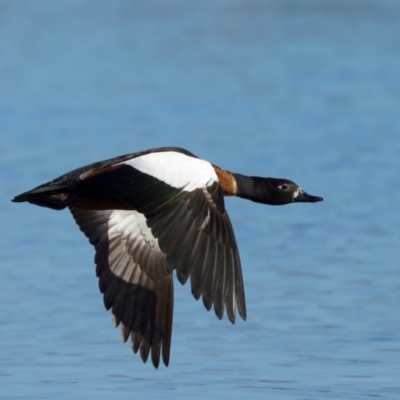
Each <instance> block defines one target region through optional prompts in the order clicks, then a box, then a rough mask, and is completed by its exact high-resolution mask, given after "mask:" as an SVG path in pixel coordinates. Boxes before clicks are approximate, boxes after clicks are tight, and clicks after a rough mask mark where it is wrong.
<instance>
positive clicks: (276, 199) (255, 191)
mask: <svg viewBox="0 0 400 400" xmlns="http://www.w3.org/2000/svg"><path fill="white" fill-rule="evenodd" d="M242 177H243V176H241V178H242ZM239 182H240V183H241V185H240V186H239V185H238V196H240V197H244V198H247V199H250V200H253V201H255V202H257V203H263V204H270V205H274V206H279V205H283V204H290V203H316V202H317V201H322V200H323V198H322V197H317V196H311V195H310V194H308V193H306V192H305V191H304V190H303V189H301V188H300V187H299V186H298V185H296V184H295V183H294V182H292V181H289V180H288V179H276V178H260V177H257V176H252V177H247V179H246V181H244V180H242V179H239ZM239 182H238V183H239Z"/></svg>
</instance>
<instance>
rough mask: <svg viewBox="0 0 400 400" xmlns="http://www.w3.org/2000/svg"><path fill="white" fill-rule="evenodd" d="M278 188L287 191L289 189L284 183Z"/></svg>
mask: <svg viewBox="0 0 400 400" xmlns="http://www.w3.org/2000/svg"><path fill="white" fill-rule="evenodd" d="M280 188H281V189H283V190H288V189H289V185H287V184H286V183H284V184H283V185H281V186H280Z"/></svg>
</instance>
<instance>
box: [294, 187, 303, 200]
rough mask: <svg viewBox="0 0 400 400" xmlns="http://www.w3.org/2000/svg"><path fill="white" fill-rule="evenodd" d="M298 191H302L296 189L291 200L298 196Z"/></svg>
mask: <svg viewBox="0 0 400 400" xmlns="http://www.w3.org/2000/svg"><path fill="white" fill-rule="evenodd" d="M300 190H302V189H301V188H298V189H297V190H296V191H295V192H294V193H293V198H294V199H295V198H296V197H297V196H298V195H299V193H300Z"/></svg>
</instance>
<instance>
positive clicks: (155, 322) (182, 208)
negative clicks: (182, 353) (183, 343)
mask: <svg viewBox="0 0 400 400" xmlns="http://www.w3.org/2000/svg"><path fill="white" fill-rule="evenodd" d="M224 195H225V196H239V197H243V198H247V199H250V200H253V201H256V202H260V203H265V204H271V205H281V204H289V203H292V202H316V201H321V200H322V198H320V197H315V196H310V195H308V194H306V193H305V192H304V191H302V190H301V189H300V188H299V187H298V186H297V185H296V184H294V183H293V182H291V181H288V180H285V179H274V178H259V177H246V176H244V175H240V174H235V173H231V172H229V171H225V170H223V169H221V168H219V167H217V166H215V165H212V164H211V163H209V162H208V161H205V160H202V159H199V158H197V157H196V156H194V155H193V154H192V153H190V152H188V151H186V150H184V149H180V148H174V147H165V148H159V149H152V150H148V151H143V152H139V153H133V154H128V155H125V156H121V157H117V158H113V159H110V160H106V161H102V162H98V163H94V164H90V165H88V166H86V167H82V168H79V169H76V170H74V171H71V172H70V173H68V174H65V175H63V176H61V177H59V178H57V179H55V180H53V181H51V182H48V183H46V184H44V185H41V186H39V187H37V188H35V189H33V190H31V191H29V192H26V193H23V194H21V195H19V196H16V197H15V199H14V200H13V201H15V202H24V201H28V202H30V203H32V204H36V205H39V206H43V207H49V208H53V209H56V210H61V209H64V208H66V207H68V208H69V209H70V211H71V213H72V215H73V217H74V218H75V221H76V222H77V224H78V225H79V227H80V229H81V230H82V231H83V233H84V234H85V235H86V236H87V237H88V239H89V241H90V243H91V244H92V245H93V246H94V247H95V249H96V257H95V262H96V266H97V267H96V273H97V276H98V277H99V286H100V291H101V292H102V293H103V294H104V304H105V307H106V308H107V309H111V310H112V316H113V321H114V323H115V325H119V324H120V325H121V327H122V336H123V339H124V340H125V341H126V340H127V339H128V338H129V336H130V337H131V341H132V347H133V350H134V352H135V353H136V352H137V351H138V350H140V354H141V357H142V359H143V361H146V360H147V358H148V356H149V353H151V358H152V362H153V364H154V366H155V367H156V368H157V367H158V365H159V361H160V355H161V356H162V359H163V361H164V364H165V365H168V363H169V353H170V343H171V332H172V313H173V270H176V274H177V277H178V280H179V281H180V282H181V283H182V284H184V283H185V282H186V281H187V279H188V278H189V277H190V281H191V287H192V293H193V296H194V297H195V298H196V299H199V298H200V297H202V299H203V303H204V305H205V307H206V308H207V309H208V310H210V309H211V307H212V306H214V311H215V313H216V315H217V316H218V318H220V319H221V318H222V316H223V313H224V310H226V313H227V316H228V318H229V320H230V321H231V322H232V323H234V322H235V314H236V309H237V310H238V312H239V314H240V316H241V317H242V318H243V319H246V305H245V297H244V287H243V279H242V271H241V265H240V258H239V252H238V248H237V244H236V240H235V236H234V232H233V229H232V225H231V222H230V220H229V216H228V214H227V212H226V210H225V205H224Z"/></svg>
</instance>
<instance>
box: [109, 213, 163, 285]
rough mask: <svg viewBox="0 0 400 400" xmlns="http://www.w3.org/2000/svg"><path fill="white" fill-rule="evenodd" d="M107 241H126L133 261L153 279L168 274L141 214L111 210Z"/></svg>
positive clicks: (153, 238)
mask: <svg viewBox="0 0 400 400" xmlns="http://www.w3.org/2000/svg"><path fill="white" fill-rule="evenodd" d="M108 238H109V241H110V242H111V241H113V240H115V239H116V240H118V241H120V240H121V241H126V245H125V246H126V248H127V251H128V253H129V255H130V256H131V257H132V259H133V261H134V262H135V263H137V264H139V266H140V268H141V269H142V270H143V271H145V273H146V274H147V275H148V276H149V277H150V278H152V279H153V280H154V279H159V278H161V277H162V276H165V275H167V274H168V273H170V268H169V267H168V265H167V262H166V257H165V255H164V254H163V252H162V251H161V249H160V246H159V245H158V239H157V238H155V237H154V236H153V235H152V233H151V230H150V228H149V227H148V226H147V224H146V218H145V217H144V215H143V214H141V213H139V212H137V211H131V210H113V211H112V213H111V214H110V216H109V220H108Z"/></svg>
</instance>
